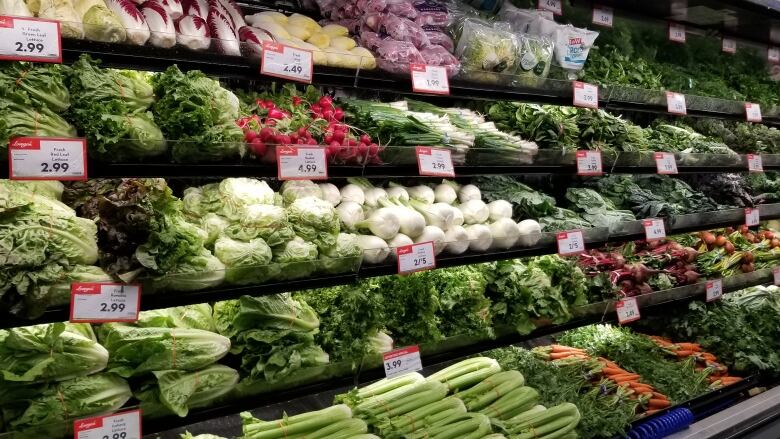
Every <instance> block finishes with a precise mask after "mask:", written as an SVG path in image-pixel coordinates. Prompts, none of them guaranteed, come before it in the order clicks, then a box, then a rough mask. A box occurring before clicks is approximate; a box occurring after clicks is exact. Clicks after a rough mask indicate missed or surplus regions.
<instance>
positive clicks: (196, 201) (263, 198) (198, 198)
mask: <svg viewBox="0 0 780 439" xmlns="http://www.w3.org/2000/svg"><path fill="white" fill-rule="evenodd" d="M275 201H276V197H275V193H274V191H273V189H271V187H270V186H268V183H266V182H265V181H263V180H257V179H254V178H245V177H240V178H226V179H224V180H222V181H221V182H219V183H210V184H207V185H204V186H201V187H200V188H187V189H186V190H185V191H184V211H185V212H186V213H188V214H190V215H193V216H196V217H203V216H205V215H206V214H207V213H209V212H211V213H216V214H218V215H221V216H223V217H225V218H227V219H229V220H233V221H235V220H239V219H240V218H241V217H242V215H243V214H244V210H245V209H246V207H248V206H251V205H254V204H274V203H275Z"/></svg>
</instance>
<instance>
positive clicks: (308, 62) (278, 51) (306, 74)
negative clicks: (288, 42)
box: [260, 41, 314, 84]
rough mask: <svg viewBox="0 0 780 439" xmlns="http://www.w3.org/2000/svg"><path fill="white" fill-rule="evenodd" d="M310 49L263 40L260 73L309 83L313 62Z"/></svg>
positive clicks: (312, 73) (312, 71) (312, 74)
mask: <svg viewBox="0 0 780 439" xmlns="http://www.w3.org/2000/svg"><path fill="white" fill-rule="evenodd" d="M312 59H313V55H312V52H311V50H305V49H298V48H297V47H290V46H285V45H284V44H279V43H274V42H271V41H263V62H262V64H261V65H260V73H262V74H263V75H268V76H275V77H277V78H283V79H290V80H293V81H299V82H305V83H307V84H308V83H311V79H312V77H313V76H314V63H313V62H312Z"/></svg>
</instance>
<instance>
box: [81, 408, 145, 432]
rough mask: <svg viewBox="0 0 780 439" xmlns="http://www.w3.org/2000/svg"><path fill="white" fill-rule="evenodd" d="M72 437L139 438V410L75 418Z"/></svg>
mask: <svg viewBox="0 0 780 439" xmlns="http://www.w3.org/2000/svg"><path fill="white" fill-rule="evenodd" d="M73 437H74V439H106V438H108V439H141V411H140V410H130V411H127V412H122V413H116V414H113V415H106V416H95V417H94V418H85V419H77V420H76V421H74V422H73Z"/></svg>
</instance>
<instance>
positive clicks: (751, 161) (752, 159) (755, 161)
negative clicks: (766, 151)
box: [747, 154, 764, 172]
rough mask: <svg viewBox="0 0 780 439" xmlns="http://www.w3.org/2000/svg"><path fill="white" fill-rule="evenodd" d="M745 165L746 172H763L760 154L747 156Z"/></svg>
mask: <svg viewBox="0 0 780 439" xmlns="http://www.w3.org/2000/svg"><path fill="white" fill-rule="evenodd" d="M747 163H748V171H750V172H764V161H763V160H762V159H761V154H748V155H747Z"/></svg>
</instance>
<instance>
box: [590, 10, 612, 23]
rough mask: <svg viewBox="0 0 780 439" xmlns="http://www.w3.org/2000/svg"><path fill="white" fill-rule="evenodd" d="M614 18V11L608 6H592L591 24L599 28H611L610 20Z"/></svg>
mask: <svg viewBox="0 0 780 439" xmlns="http://www.w3.org/2000/svg"><path fill="white" fill-rule="evenodd" d="M613 18H614V11H613V10H612V8H610V7H608V6H601V5H594V6H593V19H592V21H593V24H598V25H601V26H606V27H612V20H613Z"/></svg>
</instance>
